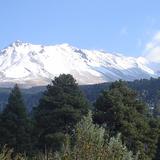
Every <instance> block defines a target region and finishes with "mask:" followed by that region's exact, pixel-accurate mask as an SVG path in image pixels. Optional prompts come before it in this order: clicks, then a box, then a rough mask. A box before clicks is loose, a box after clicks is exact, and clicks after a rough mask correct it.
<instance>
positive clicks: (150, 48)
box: [144, 31, 160, 63]
mask: <svg viewBox="0 0 160 160" xmlns="http://www.w3.org/2000/svg"><path fill="white" fill-rule="evenodd" d="M144 56H145V57H146V58H147V59H148V60H149V61H152V62H159V63H160V31H158V32H157V33H156V34H155V35H154V36H153V38H152V39H151V41H150V42H148V43H147V44H146V46H145V50H144Z"/></svg>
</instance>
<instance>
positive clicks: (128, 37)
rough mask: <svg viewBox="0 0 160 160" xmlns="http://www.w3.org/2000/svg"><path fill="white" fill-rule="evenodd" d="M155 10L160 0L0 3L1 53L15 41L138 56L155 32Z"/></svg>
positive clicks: (159, 25)
mask: <svg viewBox="0 0 160 160" xmlns="http://www.w3.org/2000/svg"><path fill="white" fill-rule="evenodd" d="M159 6H160V1H159V0H147V1H146V0H77V1H76V0H27V1H22V0H1V1H0V19H1V25H0V26H1V27H0V49H2V48H4V47H6V46H8V45H9V44H10V43H12V42H13V41H15V40H17V39H18V40H22V41H25V42H30V43H33V44H44V45H45V44H49V45H52V44H61V43H69V44H71V45H73V46H76V47H79V48H87V49H103V50H105V51H108V52H119V53H123V54H124V55H128V56H140V55H142V54H144V52H147V51H148V50H147V49H148V48H147V47H148V45H149V44H152V43H153V42H152V41H153V39H154V37H155V36H156V34H159V30H160V10H159ZM159 41H160V40H159ZM158 45H159V44H158ZM152 47H154V46H152ZM149 49H150V48H149Z"/></svg>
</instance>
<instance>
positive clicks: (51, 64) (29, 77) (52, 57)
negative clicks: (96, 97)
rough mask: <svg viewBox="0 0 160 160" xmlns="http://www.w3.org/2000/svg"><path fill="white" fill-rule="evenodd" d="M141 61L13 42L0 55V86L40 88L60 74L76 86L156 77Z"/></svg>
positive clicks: (73, 49)
mask: <svg viewBox="0 0 160 160" xmlns="http://www.w3.org/2000/svg"><path fill="white" fill-rule="evenodd" d="M146 64H147V60H146V59H145V58H143V57H139V58H133V57H125V56H123V55H121V54H110V53H106V52H104V51H96V50H86V49H78V48H76V47H72V46H70V45H68V44H61V45H54V46H42V45H33V44H29V43H23V42H20V41H16V42H14V43H12V44H11V45H10V46H8V47H7V48H5V49H3V50H1V51H0V86H10V85H12V84H13V83H18V84H21V85H22V86H24V87H30V86H40V85H46V84H48V83H50V81H51V79H53V78H54V77H55V76H58V75H59V74H62V73H66V74H68V73H70V74H72V75H73V76H74V77H75V78H76V79H77V81H78V83H79V84H95V83H102V82H110V81H115V80H118V79H123V80H128V81H131V80H134V79H140V78H150V77H156V76H157V74H156V73H155V72H154V70H152V69H150V68H149V67H147V65H146Z"/></svg>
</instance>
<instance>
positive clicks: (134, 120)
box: [94, 81, 158, 160]
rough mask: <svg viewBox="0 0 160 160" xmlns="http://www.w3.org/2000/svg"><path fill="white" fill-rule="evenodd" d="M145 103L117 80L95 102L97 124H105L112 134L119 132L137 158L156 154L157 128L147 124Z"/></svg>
mask: <svg viewBox="0 0 160 160" xmlns="http://www.w3.org/2000/svg"><path fill="white" fill-rule="evenodd" d="M147 114H148V112H147V109H146V106H145V104H144V103H142V102H141V101H139V100H138V98H137V96H136V93H135V92H134V91H133V90H131V89H130V88H128V87H127V86H126V85H125V84H124V82H122V81H118V82H115V83H113V84H112V85H111V87H110V89H109V90H108V91H104V92H103V93H102V95H101V96H100V97H99V98H98V99H97V101H96V103H95V116H94V120H95V122H96V123H98V124H101V125H106V126H107V127H108V128H107V129H109V130H110V132H111V134H112V135H115V134H117V133H118V132H120V133H122V138H123V141H124V142H125V143H126V145H127V147H128V148H129V149H130V150H132V151H133V152H134V153H137V152H138V151H139V152H140V159H145V160H146V159H151V158H153V157H154V155H155V151H156V143H157V138H158V136H157V133H158V132H157V127H156V126H155V125H154V123H152V121H150V119H149V117H148V115H147Z"/></svg>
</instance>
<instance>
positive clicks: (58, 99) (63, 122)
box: [34, 74, 88, 150]
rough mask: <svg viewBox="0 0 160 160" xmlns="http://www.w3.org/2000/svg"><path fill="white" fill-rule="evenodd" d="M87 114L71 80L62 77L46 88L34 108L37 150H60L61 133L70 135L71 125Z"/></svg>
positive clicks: (72, 79)
mask: <svg viewBox="0 0 160 160" xmlns="http://www.w3.org/2000/svg"><path fill="white" fill-rule="evenodd" d="M87 111H88V102H87V101H86V99H85V98H84V96H83V95H82V93H81V91H80V89H79V87H78V85H77V83H76V82H75V79H74V78H73V77H72V76H71V75H69V74H68V75H65V74H62V75H60V76H59V77H56V78H55V79H54V80H53V81H52V85H48V86H47V90H46V91H45V92H44V95H43V96H42V98H41V99H40V102H39V105H38V107H37V108H36V109H35V114H34V116H35V123H36V130H37V134H38V141H39V142H38V144H39V147H40V148H47V149H48V148H52V149H54V150H57V149H59V148H60V147H61V143H60V142H62V141H63V139H64V137H65V136H64V134H65V133H72V132H73V128H74V126H75V124H76V123H77V122H78V121H79V120H80V119H81V117H82V116H83V115H84V114H86V113H87Z"/></svg>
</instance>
